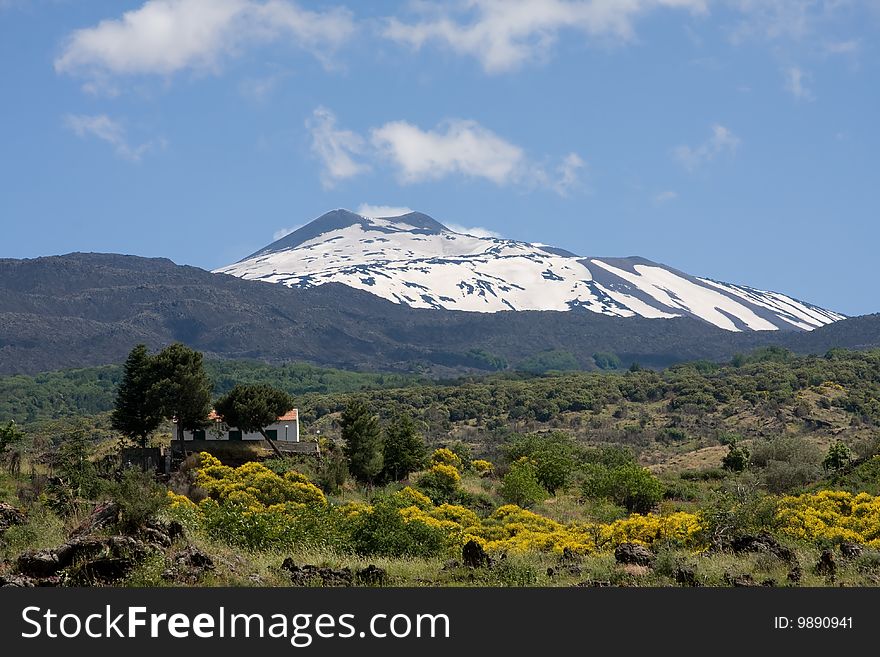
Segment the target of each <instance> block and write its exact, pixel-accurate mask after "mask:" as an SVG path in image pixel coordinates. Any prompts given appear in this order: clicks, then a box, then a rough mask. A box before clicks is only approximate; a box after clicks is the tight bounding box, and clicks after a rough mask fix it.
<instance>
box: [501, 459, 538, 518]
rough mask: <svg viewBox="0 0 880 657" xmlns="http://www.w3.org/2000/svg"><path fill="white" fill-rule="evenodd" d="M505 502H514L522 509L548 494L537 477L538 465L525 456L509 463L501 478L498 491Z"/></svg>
mask: <svg viewBox="0 0 880 657" xmlns="http://www.w3.org/2000/svg"><path fill="white" fill-rule="evenodd" d="M498 492H499V493H500V494H501V497H502V498H503V499H504V501H505V502H510V503H511V504H516V505H517V506H521V507H522V508H524V509H528V508H529V507H532V506H534V505H535V504H538V503H539V502H542V501H544V500H545V499H547V497H548V496H549V493H548V492H547V489H546V488H544V487H543V486H542V485H541V481H540V479H539V478H538V466H537V465H536V464H535V463H534V462H533V461H530V460H529V459H528V458H527V457H522V458H520V459H519V460H517V461H514V462H513V463H511V464H510V469H509V470H508V471H507V474H506V475H504V478H503V479H502V480H501V488H500V489H499V491H498Z"/></svg>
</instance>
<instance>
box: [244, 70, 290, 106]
mask: <svg viewBox="0 0 880 657" xmlns="http://www.w3.org/2000/svg"><path fill="white" fill-rule="evenodd" d="M289 76H290V72H288V71H281V72H278V73H272V74H270V75H265V76H262V77H253V78H245V79H244V80H242V81H241V82H239V84H238V91H239V93H241V95H242V96H244V97H245V98H247V99H248V100H250V101H252V102H254V103H257V104H263V103H265V102H267V101H268V100H269V99H270V98H271V97H272V96H273V94H274V93H275V91H276V90H277V89H278V87H279V85H280V84H281V82H282V81H283V80H284V79H285V78H287V77H289Z"/></svg>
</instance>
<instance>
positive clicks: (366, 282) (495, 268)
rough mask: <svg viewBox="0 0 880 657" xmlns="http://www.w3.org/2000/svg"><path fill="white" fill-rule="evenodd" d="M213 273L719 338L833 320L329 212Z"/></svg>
mask: <svg viewBox="0 0 880 657" xmlns="http://www.w3.org/2000/svg"><path fill="white" fill-rule="evenodd" d="M216 271H217V272H220V273H225V274H231V275H233V276H238V277H241V278H245V279H251V280H261V281H267V282H270V283H281V284H282V285H287V286H289V287H311V286H315V285H322V284H323V283H343V284H344V285H348V286H350V287H353V288H357V289H359V290H365V291H367V292H371V293H373V294H375V295H378V296H380V297H384V298H386V299H389V300H391V301H394V302H395V303H401V304H407V305H409V306H413V307H416V308H442V309H447V310H464V311H471V312H498V311H502V310H587V311H591V312H597V313H602V314H605V315H615V316H619V317H631V316H633V315H640V316H642V317H648V318H670V317H680V316H690V317H696V318H699V319H702V320H704V321H707V322H709V323H711V324H714V325H715V326H718V327H720V328H723V329H727V330H730V331H749V330H752V331H772V330H778V329H788V330H807V331H808V330H811V329H814V328H817V327H819V326H823V325H825V324H830V323H832V322H835V321H837V320H840V319H844V316H843V315H840V314H838V313H835V312H831V311H828V310H823V309H822V308H818V307H816V306H813V305H811V304H808V303H804V302H802V301H797V300H795V299H792V298H791V297H788V296H786V295H784V294H779V293H776V292H765V291H762V290H756V289H754V288H750V287H745V286H742V285H733V284H729V283H720V282H717V281H713V280H710V279H708V278H697V277H694V276H689V275H688V274H684V273H682V272H680V271H677V270H675V269H672V268H670V267H667V266H665V265H661V264H657V263H654V262H651V261H649V260H645V259H644V258H638V257H630V258H584V257H581V256H578V255H575V254H573V253H570V252H568V251H565V250H562V249H557V248H554V247H549V246H544V245H538V244H529V243H527V242H517V241H514V240H508V239H502V238H497V237H476V236H473V235H467V234H464V233H458V232H455V231H453V230H450V229H449V228H447V227H446V226H444V225H443V224H441V223H439V222H438V221H435V220H434V219H432V218H431V217H429V216H427V215H424V214H421V213H419V212H410V213H408V214H404V215H401V216H397V217H365V216H362V215H359V214H355V213H353V212H349V211H347V210H334V211H332V212H328V213H327V214H325V215H323V216H321V217H319V218H318V219H315V220H314V221H312V222H311V223H309V224H307V225H306V226H303V227H302V228H300V229H299V230H296V231H294V232H292V233H290V234H289V235H287V236H285V237H283V238H281V239H279V240H278V241H276V242H273V243H272V244H270V245H269V246H267V247H265V248H263V249H261V250H259V251H257V252H256V253H254V254H253V255H250V256H248V257H247V258H245V259H243V260H241V261H240V262H237V263H235V264H233V265H229V266H227V267H222V268H220V269H218V270H216Z"/></svg>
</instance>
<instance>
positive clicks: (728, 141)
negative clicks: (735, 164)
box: [673, 123, 741, 172]
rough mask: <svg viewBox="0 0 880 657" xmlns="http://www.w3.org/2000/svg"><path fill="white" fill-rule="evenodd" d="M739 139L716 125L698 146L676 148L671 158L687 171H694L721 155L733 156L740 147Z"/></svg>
mask: <svg viewBox="0 0 880 657" xmlns="http://www.w3.org/2000/svg"><path fill="white" fill-rule="evenodd" d="M740 143H741V142H740V139H739V137H737V136H736V135H734V134H733V133H732V132H731V131H730V129H728V128H726V127H725V126H723V125H720V124H718V123H716V124H715V125H713V126H712V135H711V136H710V137H709V138H708V139H707V140H706V141H704V142H703V143H701V144H699V145H698V146H687V145H682V146H677V147H676V148H675V149H674V150H673V156H674V157H675V159H676V160H678V162H679V163H680V164H681V165H682V166H683V167H684V168H685V169H687V170H688V171H691V172H693V171H696V170H697V169H700V168H702V167H703V166H704V165H705V164H707V163H709V162H711V161H712V160H714V159H715V158H716V157H718V156H719V155H722V154H725V153H727V154H733V153H735V152H736V150H737V149H738V148H739V146H740Z"/></svg>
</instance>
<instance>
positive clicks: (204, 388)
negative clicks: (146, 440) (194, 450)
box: [149, 343, 212, 440]
mask: <svg viewBox="0 0 880 657" xmlns="http://www.w3.org/2000/svg"><path fill="white" fill-rule="evenodd" d="M152 369H153V385H152V388H151V390H150V395H149V397H150V401H151V403H153V404H155V405H156V407H157V408H159V409H161V412H162V415H163V416H164V417H166V418H168V419H169V420H171V419H173V420H175V421H176V422H177V439H178V440H183V432H184V431H195V430H196V429H204V428H205V427H206V426H207V425H208V415H209V413H210V412H211V389H212V386H211V381H210V380H209V379H208V375H207V374H206V373H205V368H204V364H203V359H202V354H201V353H199V352H198V351H194V350H193V349H190V348H189V347H187V346H185V345H182V344H180V343H175V344H172V345H169V346H168V347H165V349H163V350H162V351H160V352H159V353H158V354H156V356H155V357H154V358H153V368H152Z"/></svg>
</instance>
